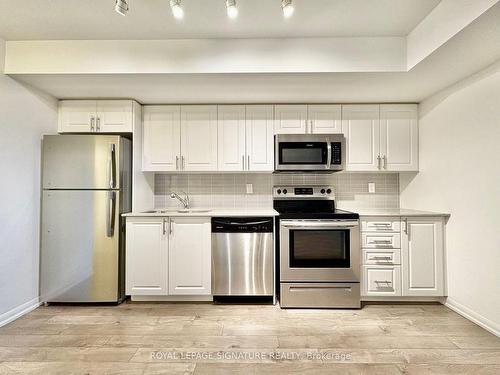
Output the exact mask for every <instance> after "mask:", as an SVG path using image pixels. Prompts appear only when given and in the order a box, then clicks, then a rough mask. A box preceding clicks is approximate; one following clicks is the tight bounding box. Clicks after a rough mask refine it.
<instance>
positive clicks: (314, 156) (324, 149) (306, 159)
mask: <svg viewBox="0 0 500 375" xmlns="http://www.w3.org/2000/svg"><path fill="white" fill-rule="evenodd" d="M281 138H284V137H281ZM285 138H286V137H285ZM275 153H276V155H275V158H276V165H275V170H276V171H316V170H329V169H330V166H331V159H332V150H331V144H330V142H329V141H324V140H321V141H319V140H318V141H313V140H311V141H306V140H303V141H297V140H284V139H283V140H280V139H279V138H276V144H275Z"/></svg>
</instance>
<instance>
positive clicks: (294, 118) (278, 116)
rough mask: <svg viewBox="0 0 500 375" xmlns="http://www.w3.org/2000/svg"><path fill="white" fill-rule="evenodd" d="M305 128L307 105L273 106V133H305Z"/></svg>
mask: <svg viewBox="0 0 500 375" xmlns="http://www.w3.org/2000/svg"><path fill="white" fill-rule="evenodd" d="M306 128H307V105H305V104H278V105H276V106H274V133H275V134H305V133H306Z"/></svg>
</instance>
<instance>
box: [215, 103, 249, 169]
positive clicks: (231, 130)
mask: <svg viewBox="0 0 500 375" xmlns="http://www.w3.org/2000/svg"><path fill="white" fill-rule="evenodd" d="M217 137H218V142H217V149H218V162H219V170H220V171H243V170H245V166H246V155H245V106H244V105H219V106H218V107H217Z"/></svg>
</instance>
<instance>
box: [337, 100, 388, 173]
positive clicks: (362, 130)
mask: <svg viewBox="0 0 500 375" xmlns="http://www.w3.org/2000/svg"><path fill="white" fill-rule="evenodd" d="M342 132H343V133H344V135H345V137H346V143H347V153H346V154H347V164H346V169H347V170H349V171H376V170H379V165H381V164H380V162H379V160H380V159H379V157H380V152H379V148H380V144H379V143H380V121H379V106H378V105H371V104H360V105H344V106H342Z"/></svg>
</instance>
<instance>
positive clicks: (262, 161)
mask: <svg viewBox="0 0 500 375" xmlns="http://www.w3.org/2000/svg"><path fill="white" fill-rule="evenodd" d="M273 134H274V121H273V106H272V105H247V107H246V152H247V166H246V169H247V170H248V171H255V172H257V171H259V172H261V171H263V172H265V171H273V170H274V136H273Z"/></svg>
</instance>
